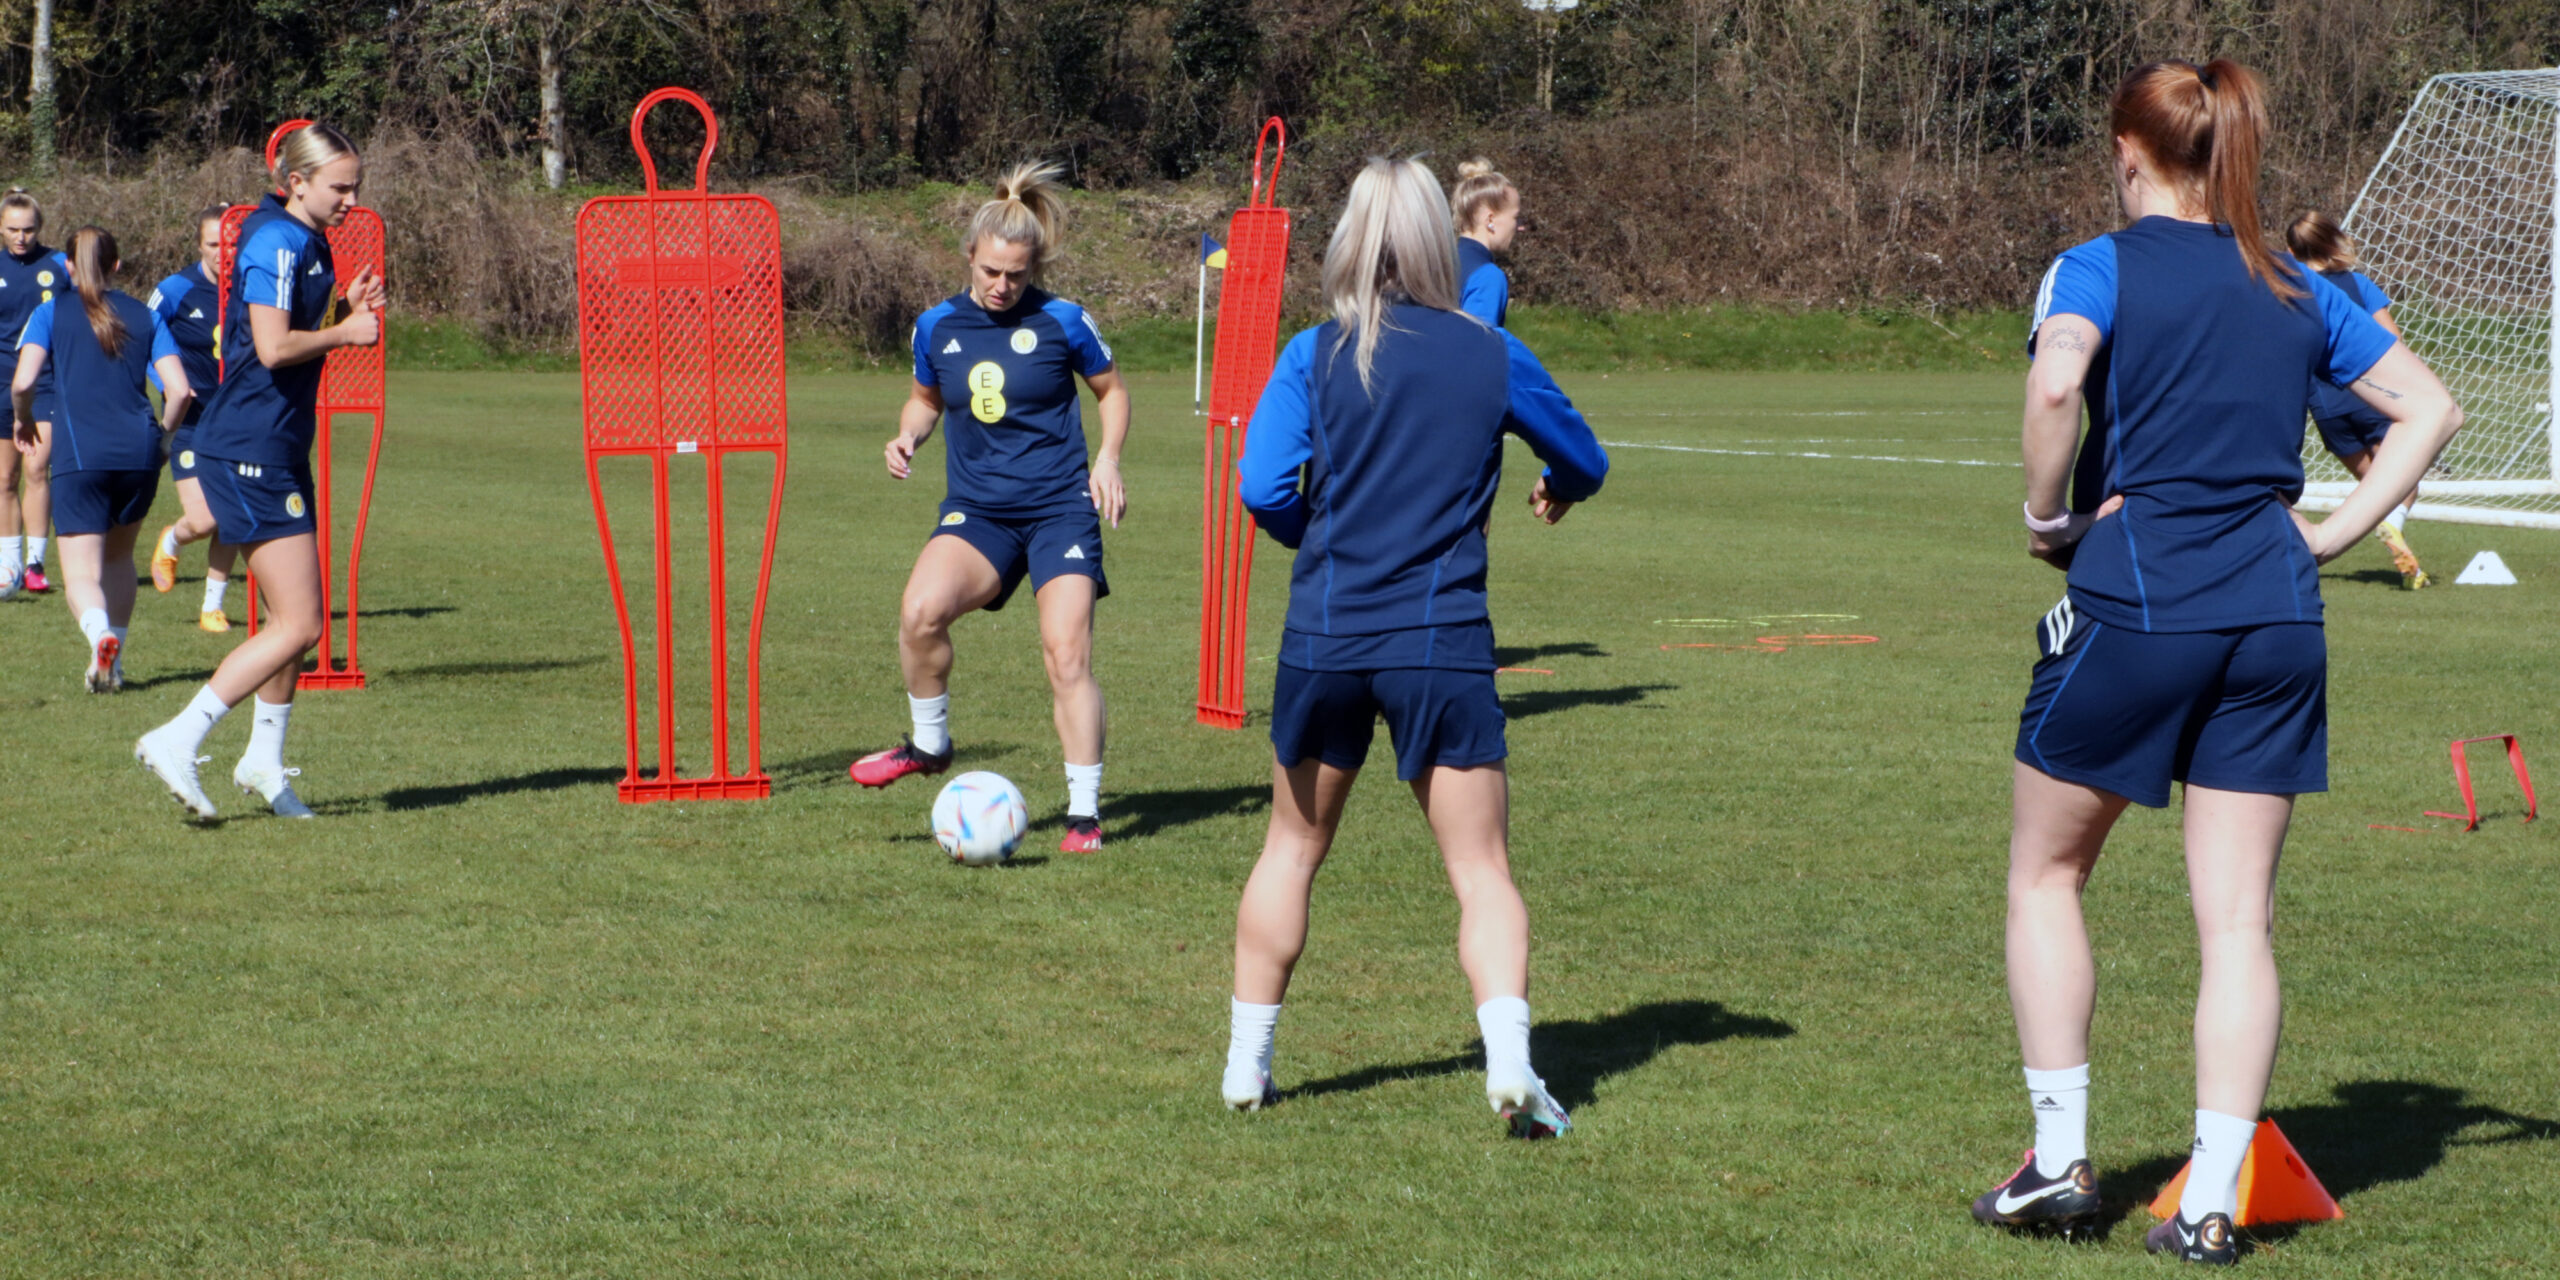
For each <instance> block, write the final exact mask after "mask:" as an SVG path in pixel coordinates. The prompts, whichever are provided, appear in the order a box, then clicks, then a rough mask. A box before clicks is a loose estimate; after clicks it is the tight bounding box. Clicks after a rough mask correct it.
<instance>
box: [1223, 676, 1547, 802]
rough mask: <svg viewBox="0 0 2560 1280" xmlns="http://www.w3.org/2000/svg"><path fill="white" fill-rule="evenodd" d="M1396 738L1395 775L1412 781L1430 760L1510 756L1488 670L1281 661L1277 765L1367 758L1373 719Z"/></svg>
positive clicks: (1276, 694) (1274, 732)
mask: <svg viewBox="0 0 2560 1280" xmlns="http://www.w3.org/2000/svg"><path fill="white" fill-rule="evenodd" d="M1380 715H1384V716H1385V717H1386V718H1387V740H1388V741H1390V742H1392V743H1394V744H1395V749H1396V777H1398V778H1400V779H1402V780H1404V781H1406V782H1411V781H1413V780H1414V779H1416V778H1419V777H1421V776H1422V775H1423V774H1424V773H1425V772H1427V771H1429V770H1430V769H1432V768H1433V767H1434V766H1446V767H1448V768H1452V769H1472V768H1475V767H1477V766H1479V765H1488V764H1496V763H1499V762H1500V761H1501V760H1502V759H1503V758H1504V757H1506V756H1508V755H1510V754H1511V751H1510V748H1509V746H1508V745H1506V744H1505V743H1504V741H1503V737H1502V700H1501V698H1500V697H1498V696H1497V695H1496V694H1495V693H1494V691H1493V673H1492V672H1490V671H1442V670H1437V669H1434V668H1430V667H1398V668H1395V669H1393V670H1388V671H1308V670H1305V669H1304V668H1300V667H1292V666H1285V665H1284V666H1282V667H1281V668H1280V677H1279V679H1278V680H1277V681H1276V682H1275V683H1274V684H1273V686H1272V689H1271V750H1272V752H1273V754H1275V755H1276V756H1277V757H1278V758H1279V761H1280V766H1281V767H1282V768H1284V769H1285V768H1289V767H1291V766H1294V765H1296V764H1298V763H1299V762H1300V761H1303V760H1305V759H1306V758H1307V757H1309V756H1313V757H1315V758H1316V759H1318V760H1321V761H1323V762H1325V763H1326V764H1329V765H1332V766H1333V767H1335V768H1337V769H1357V768H1359V767H1360V766H1361V765H1362V764H1364V763H1367V761H1368V759H1369V741H1370V739H1371V738H1372V737H1374V736H1376V734H1377V730H1378V717H1379V716H1380Z"/></svg>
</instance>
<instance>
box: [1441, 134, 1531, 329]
mask: <svg viewBox="0 0 2560 1280" xmlns="http://www.w3.org/2000/svg"><path fill="white" fill-rule="evenodd" d="M1449 216H1450V218H1451V219H1453V220H1454V221H1456V223H1457V225H1458V309H1459V310H1460V311H1464V312H1466V313H1467V314H1468V315H1471V316H1474V317H1475V318H1476V319H1478V320H1482V321H1484V322H1485V323H1486V324H1489V325H1492V326H1493V327H1494V328H1497V329H1499V328H1502V327H1504V326H1505V325H1506V324H1507V323H1509V321H1510V319H1511V277H1509V276H1507V275H1504V274H1503V273H1502V267H1501V265H1500V264H1498V263H1496V262H1495V261H1494V260H1493V258H1494V255H1495V254H1498V253H1508V252H1510V251H1511V238H1512V237H1513V236H1516V235H1518V234H1519V233H1520V188H1518V187H1515V186H1513V185H1511V179H1509V178H1506V177H1503V176H1502V175H1501V174H1499V173H1496V172H1494V170H1493V162H1492V161H1491V160H1486V159H1482V158H1478V159H1474V160H1469V161H1467V162H1466V163H1465V164H1462V165H1459V166H1458V185H1456V186H1454V187H1451V188H1450V189H1449Z"/></svg>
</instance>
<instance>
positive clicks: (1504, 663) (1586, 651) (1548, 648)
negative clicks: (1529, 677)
mask: <svg viewBox="0 0 2560 1280" xmlns="http://www.w3.org/2000/svg"><path fill="white" fill-rule="evenodd" d="M1608 656H1609V651H1608V650H1606V649H1603V648H1601V647H1600V646H1598V645H1596V644H1593V643H1591V642H1590V641H1588V640H1567V641H1564V642H1562V643H1559V644H1539V645H1529V646H1526V647H1523V648H1504V647H1501V646H1499V645H1497V646H1495V648H1494V651H1493V665H1495V666H1497V667H1516V666H1519V665H1520V664H1521V663H1524V662H1535V661H1537V660H1538V659H1540V658H1605V657H1608Z"/></svg>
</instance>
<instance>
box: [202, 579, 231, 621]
mask: <svg viewBox="0 0 2560 1280" xmlns="http://www.w3.org/2000/svg"><path fill="white" fill-rule="evenodd" d="M230 589H231V579H229V578H217V577H214V576H213V575H212V574H209V573H208V574H206V575H205V579H204V608H203V610H202V612H205V613H218V612H220V611H221V609H222V596H223V593H224V592H226V591H229V590H230Z"/></svg>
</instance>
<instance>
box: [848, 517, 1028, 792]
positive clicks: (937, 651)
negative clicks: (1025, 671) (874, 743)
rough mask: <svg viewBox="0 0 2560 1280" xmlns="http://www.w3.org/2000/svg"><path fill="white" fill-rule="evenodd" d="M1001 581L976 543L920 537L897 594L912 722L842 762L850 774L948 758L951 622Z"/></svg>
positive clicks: (899, 769)
mask: <svg viewBox="0 0 2560 1280" xmlns="http://www.w3.org/2000/svg"><path fill="white" fill-rule="evenodd" d="M1003 588H1004V579H1003V577H1002V576H1001V575H999V574H998V573H997V572H996V567H995V566H994V565H992V564H989V563H987V557H986V556H985V555H984V554H983V553H981V552H980V551H979V550H978V549H977V548H976V547H973V546H970V545H969V544H968V543H967V542H966V541H964V540H962V539H960V538H956V537H949V536H944V537H935V538H931V539H928V540H926V542H925V544H924V550H923V551H921V552H919V553H917V555H916V563H915V568H914V569H912V570H910V571H909V572H908V574H907V590H906V594H905V595H904V596H903V597H902V598H901V599H900V600H899V602H898V670H899V672H900V674H902V675H903V676H904V677H905V678H906V685H907V702H908V705H909V708H910V710H911V712H912V714H913V715H914V717H915V722H916V723H915V727H914V730H913V732H911V733H910V734H909V735H908V737H907V739H906V740H905V741H903V742H900V743H899V744H898V745H897V746H894V747H891V748H889V749H888V750H886V751H875V752H872V753H871V754H870V755H867V756H864V757H862V758H861V759H859V760H856V761H854V762H853V767H852V768H851V769H849V770H847V772H848V773H849V774H850V775H851V776H852V778H853V780H854V781H856V782H859V783H861V784H862V785H864V786H866V787H885V786H888V785H889V784H890V783H892V782H895V781H897V780H898V779H900V778H903V777H905V776H907V775H908V774H910V773H924V774H935V773H940V772H942V771H943V770H944V769H947V768H949V767H950V766H951V743H950V740H949V735H948V732H947V724H948V721H947V719H946V716H947V713H948V710H949V705H950V704H949V700H950V696H951V624H952V623H954V622H957V621H959V620H960V619H961V618H962V617H964V616H966V615H968V614H971V613H975V612H977V611H978V610H980V609H983V608H985V607H987V605H988V604H989V603H990V602H992V601H993V600H994V599H995V598H996V593H997V592H998V591H1000V590H1002V589H1003ZM935 738H938V739H940V740H939V741H928V740H926V739H935Z"/></svg>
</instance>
